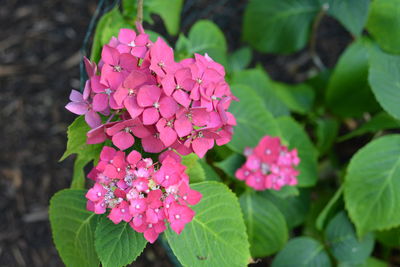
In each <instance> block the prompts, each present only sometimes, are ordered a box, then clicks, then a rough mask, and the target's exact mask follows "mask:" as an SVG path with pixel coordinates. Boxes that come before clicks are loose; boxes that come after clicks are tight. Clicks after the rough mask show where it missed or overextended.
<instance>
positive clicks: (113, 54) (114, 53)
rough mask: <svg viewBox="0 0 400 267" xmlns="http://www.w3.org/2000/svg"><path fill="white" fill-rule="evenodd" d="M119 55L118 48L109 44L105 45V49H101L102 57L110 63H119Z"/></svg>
mask: <svg viewBox="0 0 400 267" xmlns="http://www.w3.org/2000/svg"><path fill="white" fill-rule="evenodd" d="M119 55H120V54H119V52H118V50H117V49H115V48H113V47H111V46H109V45H105V46H103V50H102V51H101V59H102V60H103V61H104V62H105V63H107V64H110V65H117V64H118V59H119Z"/></svg>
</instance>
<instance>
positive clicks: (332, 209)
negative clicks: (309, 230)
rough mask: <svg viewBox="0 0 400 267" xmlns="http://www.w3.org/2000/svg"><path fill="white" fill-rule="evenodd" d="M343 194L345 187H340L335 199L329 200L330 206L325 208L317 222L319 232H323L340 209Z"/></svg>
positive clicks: (327, 205)
mask: <svg viewBox="0 0 400 267" xmlns="http://www.w3.org/2000/svg"><path fill="white" fill-rule="evenodd" d="M342 194H343V186H340V187H339V189H338V190H337V191H336V193H335V194H334V195H333V197H332V198H331V199H330V200H329V202H328V204H326V206H325V207H324V209H323V210H322V211H321V213H320V214H319V215H318V218H317V221H316V223H315V225H316V227H317V229H318V230H320V231H322V229H324V227H325V225H326V224H327V221H328V219H330V218H331V217H332V216H333V215H334V214H335V213H336V212H337V209H338V208H339V207H340V203H341V202H342V201H340V200H341V197H342Z"/></svg>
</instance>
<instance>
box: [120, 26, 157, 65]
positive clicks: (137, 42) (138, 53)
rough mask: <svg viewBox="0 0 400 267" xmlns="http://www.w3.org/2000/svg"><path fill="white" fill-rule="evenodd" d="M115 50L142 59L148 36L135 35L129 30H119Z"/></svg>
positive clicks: (145, 50)
mask: <svg viewBox="0 0 400 267" xmlns="http://www.w3.org/2000/svg"><path fill="white" fill-rule="evenodd" d="M118 41H119V42H120V44H119V45H117V49H118V51H119V52H120V53H130V54H131V55H133V56H135V57H138V58H144V56H145V54H146V52H147V47H146V45H147V43H148V42H149V36H148V35H147V34H139V35H136V32H135V31H134V30H131V29H121V30H119V34H118Z"/></svg>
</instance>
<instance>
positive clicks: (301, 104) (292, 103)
mask: <svg viewBox="0 0 400 267" xmlns="http://www.w3.org/2000/svg"><path fill="white" fill-rule="evenodd" d="M272 84H273V87H274V88H275V92H276V94H277V95H278V97H279V99H281V100H282V102H283V103H285V105H286V106H287V107H288V108H289V109H290V110H291V111H293V112H297V113H300V114H306V113H307V112H310V110H311V108H312V106H313V104H314V98H315V93H314V90H313V89H312V87H311V86H309V85H307V84H296V85H291V84H285V83H280V82H272Z"/></svg>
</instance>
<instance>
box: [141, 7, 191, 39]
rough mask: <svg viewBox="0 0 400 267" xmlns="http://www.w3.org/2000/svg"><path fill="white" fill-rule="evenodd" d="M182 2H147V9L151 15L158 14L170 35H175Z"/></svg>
mask: <svg viewBox="0 0 400 267" xmlns="http://www.w3.org/2000/svg"><path fill="white" fill-rule="evenodd" d="M182 5H183V0H168V1H165V0H149V3H148V7H149V10H150V12H151V13H156V14H158V15H159V16H160V17H161V18H162V20H163V22H164V24H165V27H166V28H167V31H168V33H169V34H171V35H177V34H178V31H179V24H180V19H181V10H182Z"/></svg>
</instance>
